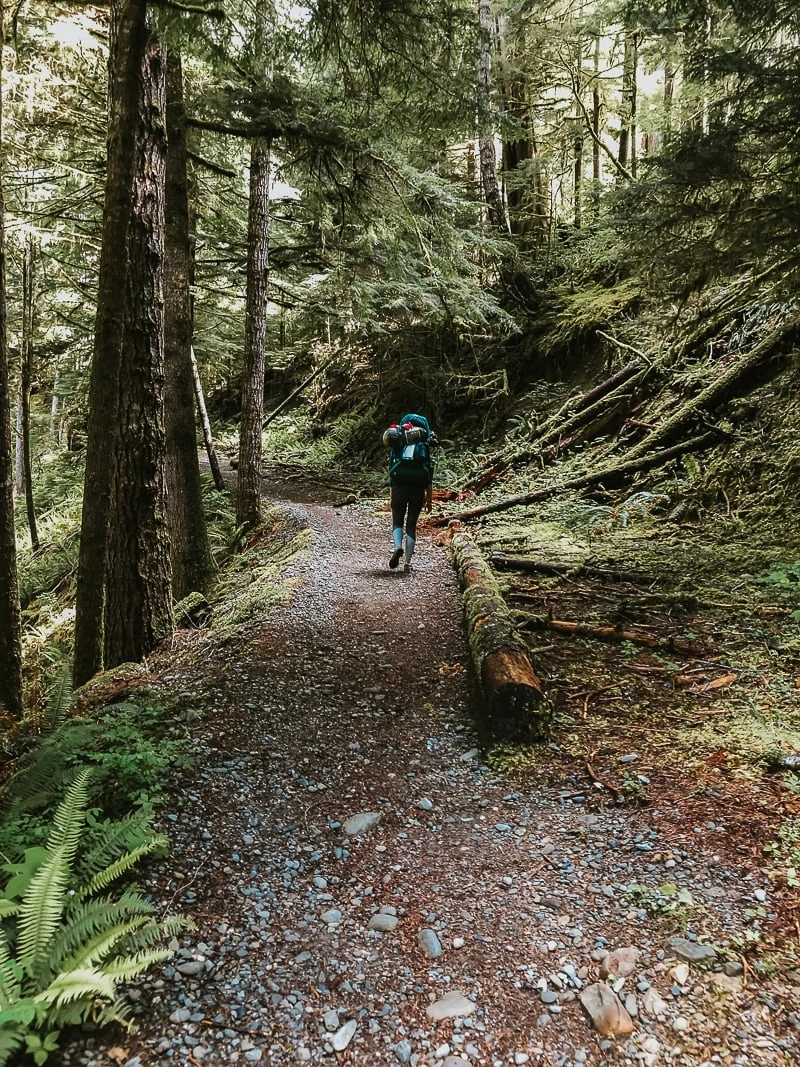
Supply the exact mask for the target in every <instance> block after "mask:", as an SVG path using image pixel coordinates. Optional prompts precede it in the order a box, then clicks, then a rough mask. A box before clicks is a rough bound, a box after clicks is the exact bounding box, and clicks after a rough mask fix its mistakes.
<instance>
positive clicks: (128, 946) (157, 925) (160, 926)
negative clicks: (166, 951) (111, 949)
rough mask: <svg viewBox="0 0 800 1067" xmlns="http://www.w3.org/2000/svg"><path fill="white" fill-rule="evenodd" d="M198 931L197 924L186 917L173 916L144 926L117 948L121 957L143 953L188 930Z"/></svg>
mask: <svg viewBox="0 0 800 1067" xmlns="http://www.w3.org/2000/svg"><path fill="white" fill-rule="evenodd" d="M194 929H196V927H195V924H194V923H193V922H192V920H191V919H190V918H189V917H188V916H186V915H172V916H170V917H169V918H168V919H161V920H160V921H158V922H157V921H156V920H153V921H152V922H151V923H150V924H149V925H147V926H143V927H142V928H141V929H140V930H137V931H136V933H135V934H134V935H133V936H132V937H129V938H125V940H124V941H121V942H120V944H119V945H118V946H117V951H118V953H119V955H120V956H123V955H125V954H126V953H127V954H129V955H130V954H132V953H134V952H141V951H142V949H146V948H152V947H153V946H154V945H158V944H159V943H160V942H162V941H169V940H170V939H171V938H173V937H177V936H178V934H182V933H184V931H186V930H194Z"/></svg>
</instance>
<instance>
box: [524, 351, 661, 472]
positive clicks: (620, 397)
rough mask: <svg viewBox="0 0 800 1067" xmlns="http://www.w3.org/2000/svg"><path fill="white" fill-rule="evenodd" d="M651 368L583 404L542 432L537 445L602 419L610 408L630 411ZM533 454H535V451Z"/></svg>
mask: <svg viewBox="0 0 800 1067" xmlns="http://www.w3.org/2000/svg"><path fill="white" fill-rule="evenodd" d="M650 370H651V368H650V367H645V368H644V370H640V371H639V373H638V374H635V375H633V377H631V378H628V380H627V381H625V382H624V383H623V384H622V385H619V386H617V388H616V389H614V390H612V391H611V392H608V393H604V394H603V396H601V397H600V398H599V399H598V400H595V401H594V403H592V404H590V405H589V406H588V407H583V406H581V408H580V410H579V411H576V412H575V414H574V415H571V416H570V417H569V418H568V419H566V420H565V421H564V422H560V423H559V424H558V425H556V426H553V427H552V428H551V429H550V430H548V431H547V432H545V433H542V434H540V435H539V436H538V437H537V439H536V441H535V445H536V446H538V447H543V446H544V445H548V444H550V443H551V442H552V441H559V440H561V439H563V438H565V437H569V436H570V435H571V434H572V433H574V431H575V430H577V429H578V428H579V427H581V426H584V425H585V424H586V423H591V422H592V420H593V419H595V418H599V419H601V420H602V418H603V417H604V415H605V414H606V412H608V411H609V410H613V411H616V410H617V409H618V408H619V409H620V410H623V409H625V408H627V410H628V411H630V409H631V408H632V407H634V405H635V404H636V403H637V401H638V394H637V392H636V389H637V387H638V386H640V385H641V384H642V383H643V382H644V380H645V378H646V377H647V375H648V374H649V373H650ZM531 454H535V453H534V452H533V451H532V452H531Z"/></svg>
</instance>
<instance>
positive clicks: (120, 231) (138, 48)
mask: <svg viewBox="0 0 800 1067" xmlns="http://www.w3.org/2000/svg"><path fill="white" fill-rule="evenodd" d="M146 9H147V4H146V2H145V0H120V5H119V8H118V9H116V10H115V11H114V12H113V16H114V28H113V34H112V46H111V58H110V61H109V129H108V139H107V158H106V184H105V202H104V206H103V233H102V242H101V251H100V269H99V280H98V294H97V313H96V317H95V331H94V348H93V353H92V370H91V376H90V381H89V403H88V411H89V413H88V421H87V435H86V474H85V477H84V491H83V512H82V517H81V539H80V551H79V557H78V578H77V591H76V600H75V654H74V665H73V680H74V683H75V685H76V686H77V685H82V684H83V683H84V682H86V681H88V679H89V678H91V677H92V675H93V674H96V673H97V671H99V670H101V669H102V667H103V645H104V638H103V619H104V609H105V590H106V561H107V541H106V536H107V524H108V517H109V512H110V509H111V492H112V480H111V479H112V457H113V453H114V447H115V441H116V437H117V427H118V421H119V420H118V410H119V369H120V360H121V353H122V337H123V330H124V316H125V290H126V286H125V284H124V282H122V283H121V280H120V273H121V271H120V267H121V264H124V263H125V249H126V248H127V234H128V222H129V219H130V214H131V199H132V190H133V165H134V139H135V130H136V118H137V113H138V106H139V82H140V79H141V65H142V59H143V57H144V50H145V45H146V42H147V29H146Z"/></svg>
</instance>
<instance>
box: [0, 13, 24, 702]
mask: <svg viewBox="0 0 800 1067" xmlns="http://www.w3.org/2000/svg"><path fill="white" fill-rule="evenodd" d="M4 44H5V24H4V21H3V13H2V6H0V167H2V160H3V158H4V153H3V106H2V88H3V60H2V51H3V45H4ZM5 248H6V245H5V202H4V198H3V175H2V170H0V704H3V705H4V706H5V707H6V708H7V709H8V711H9V712H10V713H11V714H12V715H14V716H17V717H18V716H20V715H21V714H22V644H21V641H22V638H21V621H20V607H19V586H18V584H17V543H16V534H15V531H14V462H13V450H12V445H11V394H10V389H9V367H8V338H7V322H6V252H5Z"/></svg>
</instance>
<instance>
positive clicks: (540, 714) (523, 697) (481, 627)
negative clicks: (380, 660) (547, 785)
mask: <svg viewBox="0 0 800 1067" xmlns="http://www.w3.org/2000/svg"><path fill="white" fill-rule="evenodd" d="M450 548H451V551H452V553H453V558H454V561H455V564H456V568H457V570H458V575H459V580H460V583H461V588H462V595H463V601H464V611H465V614H466V619H467V636H468V639H469V647H470V653H471V655H472V662H473V665H474V668H475V674H476V676H477V677H478V678H479V679H480V684H481V690H482V692H483V697H484V714H485V721H484V723H483V726H484V728H485V732H487V733H489V734H490V735H491V736H492V737H494V738H497V739H499V740H508V741H520V742H528V743H530V742H538V741H544V740H546V739H547V737H548V736H549V734H550V728H551V723H552V708H551V706H550V704H549V702H548V701H547V700H545V698H544V694H543V692H542V684H541V682H540V681H539V679H538V677H537V676H536V673H535V672H534V670H533V667H532V666H531V663H530V660H529V658H528V651H527V646H526V644H525V642H524V640H523V639H522V637H521V636H520V635H519V633H518V632H517V629H516V626H515V625H514V621H513V618H512V615H511V612H510V610H509V608H508V606H507V604H506V602H505V599H504V597H503V594H502V591H501V589H500V587H499V585H498V584H497V579H496V578H495V576H494V574H493V572H492V569H491V567H490V566H489V564H488V563H487V561H486V559H485V558H484V556H483V554H482V552H481V551H480V549H479V548H478V546H477V545H476V544H475V542H474V541H473V539H472V537H471V536H470V535H469V534H468V533H467V532H466V531H465V530H459V529H453V530H452V532H451V535H450Z"/></svg>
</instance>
